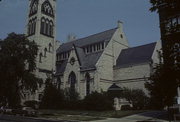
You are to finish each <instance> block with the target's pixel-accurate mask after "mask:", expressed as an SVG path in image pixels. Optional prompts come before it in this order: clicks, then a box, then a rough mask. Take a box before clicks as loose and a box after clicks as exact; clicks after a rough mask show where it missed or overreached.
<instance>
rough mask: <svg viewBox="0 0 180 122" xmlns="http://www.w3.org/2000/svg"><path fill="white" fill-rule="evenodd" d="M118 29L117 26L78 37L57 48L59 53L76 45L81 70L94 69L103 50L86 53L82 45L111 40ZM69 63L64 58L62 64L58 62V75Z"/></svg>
mask: <svg viewBox="0 0 180 122" xmlns="http://www.w3.org/2000/svg"><path fill="white" fill-rule="evenodd" d="M116 29H117V28H114V29H110V30H107V31H104V32H101V33H97V34H94V35H91V36H88V37H85V38H82V39H77V40H75V41H71V42H67V43H64V44H62V45H60V47H59V48H58V49H57V54H60V53H63V52H67V51H70V50H71V49H72V47H73V46H74V47H75V51H76V54H77V57H78V60H79V63H80V69H81V71H85V70H93V69H95V68H96V67H95V65H96V63H97V61H98V59H99V58H100V56H101V54H102V52H103V51H98V52H93V53H90V54H85V53H84V51H83V48H82V47H84V46H87V45H90V44H95V43H99V42H104V41H106V42H109V41H110V40H111V38H112V36H113V34H114V33H115V31H116ZM67 63H68V62H67V60H64V61H62V62H61V65H58V64H57V72H56V74H57V75H58V74H63V72H64V71H65V68H66V65H67Z"/></svg>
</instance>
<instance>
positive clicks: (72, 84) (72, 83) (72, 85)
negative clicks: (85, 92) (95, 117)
mask: <svg viewBox="0 0 180 122" xmlns="http://www.w3.org/2000/svg"><path fill="white" fill-rule="evenodd" d="M69 83H70V90H71V92H75V89H76V75H75V73H74V72H71V73H70V75H69Z"/></svg>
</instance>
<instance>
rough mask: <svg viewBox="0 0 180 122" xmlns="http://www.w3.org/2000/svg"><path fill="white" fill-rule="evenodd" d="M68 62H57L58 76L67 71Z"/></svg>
mask: <svg viewBox="0 0 180 122" xmlns="http://www.w3.org/2000/svg"><path fill="white" fill-rule="evenodd" d="M67 62H68V60H63V61H61V62H56V75H62V74H63V72H64V71H65V68H66V65H67Z"/></svg>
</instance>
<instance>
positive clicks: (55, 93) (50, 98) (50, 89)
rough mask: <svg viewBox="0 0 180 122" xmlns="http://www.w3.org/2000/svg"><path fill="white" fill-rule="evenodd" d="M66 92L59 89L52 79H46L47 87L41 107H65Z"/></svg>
mask: <svg viewBox="0 0 180 122" xmlns="http://www.w3.org/2000/svg"><path fill="white" fill-rule="evenodd" d="M64 100H65V97H64V92H63V91H62V90H59V89H57V87H56V86H55V85H54V84H53V83H52V80H51V79H49V78H48V79H47V80H46V87H45V89H44V95H43V98H42V101H41V103H40V108H43V109H60V108H63V107H64Z"/></svg>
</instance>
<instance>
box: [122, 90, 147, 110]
mask: <svg viewBox="0 0 180 122" xmlns="http://www.w3.org/2000/svg"><path fill="white" fill-rule="evenodd" d="M122 97H123V98H125V99H126V100H128V101H129V102H130V103H132V105H133V108H134V109H146V108H147V107H148V105H149V98H148V97H147V96H146V95H145V93H144V92H143V91H142V90H141V89H128V88H124V90H123V92H122Z"/></svg>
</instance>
